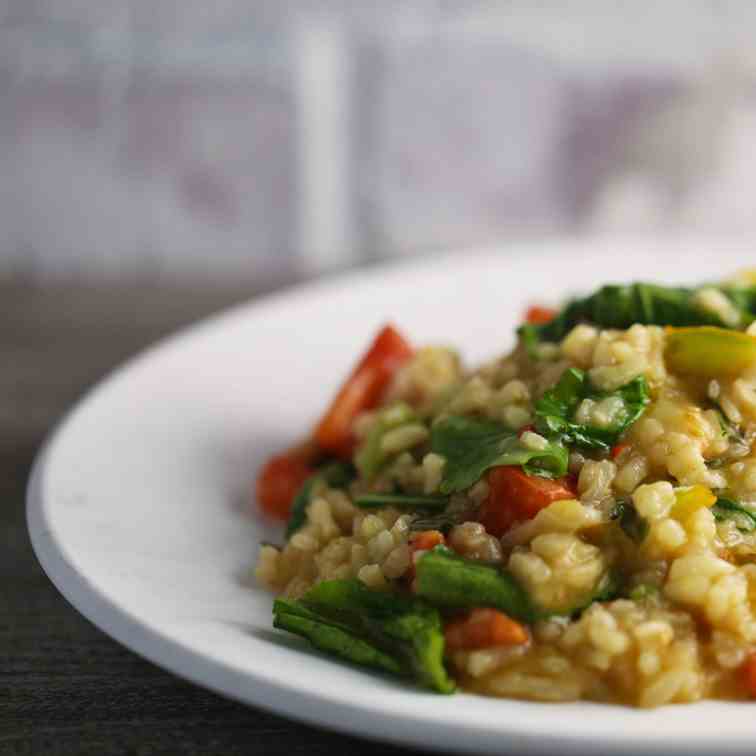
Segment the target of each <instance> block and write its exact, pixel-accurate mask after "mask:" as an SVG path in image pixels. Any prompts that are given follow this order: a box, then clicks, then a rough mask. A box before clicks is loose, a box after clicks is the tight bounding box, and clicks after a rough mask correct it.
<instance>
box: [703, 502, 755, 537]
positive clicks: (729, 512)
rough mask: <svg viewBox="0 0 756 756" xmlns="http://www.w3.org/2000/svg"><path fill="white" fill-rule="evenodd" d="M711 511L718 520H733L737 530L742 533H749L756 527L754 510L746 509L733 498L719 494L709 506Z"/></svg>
mask: <svg viewBox="0 0 756 756" xmlns="http://www.w3.org/2000/svg"><path fill="white" fill-rule="evenodd" d="M711 512H712V514H713V515H714V518H715V519H716V520H717V521H718V522H721V521H723V520H733V521H734V522H735V525H736V526H737V528H738V530H740V531H742V532H744V533H750V532H751V531H752V530H754V529H756V512H752V511H751V510H749V509H746V508H745V507H744V506H743V505H742V504H739V503H738V502H737V501H735V500H734V499H730V498H728V497H726V496H720V497H719V498H718V499H717V501H716V503H715V504H714V506H713V507H712V508H711Z"/></svg>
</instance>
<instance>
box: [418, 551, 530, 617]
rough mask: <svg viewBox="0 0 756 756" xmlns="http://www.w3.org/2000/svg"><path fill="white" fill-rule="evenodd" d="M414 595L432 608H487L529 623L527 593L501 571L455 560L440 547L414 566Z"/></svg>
mask: <svg viewBox="0 0 756 756" xmlns="http://www.w3.org/2000/svg"><path fill="white" fill-rule="evenodd" d="M415 571H416V578H415V591H416V593H417V595H418V596H421V597H423V598H425V599H427V600H428V601H430V602H431V603H432V604H434V605H436V606H441V607H447V608H450V609H472V608H476V607H490V608H492V609H499V610H501V611H502V612H505V613H506V614H508V615H509V616H510V617H515V618H516V619H519V620H523V621H526V622H527V621H529V620H530V619H531V618H532V616H533V609H532V607H531V605H530V600H529V599H528V595H527V593H526V592H525V591H524V590H523V588H522V587H521V586H520V584H519V583H518V582H517V581H516V580H515V579H514V577H512V575H510V574H509V573H508V572H506V571H505V570H501V569H499V568H498V567H493V566H490V565H486V564H482V563H481V562H477V561H473V560H471V559H464V558H463V557H460V556H457V555H456V554H454V553H453V552H452V551H450V550H449V549H447V548H446V547H444V546H436V547H435V548H434V549H433V550H432V551H428V552H426V553H425V554H424V555H423V556H421V557H420V558H419V559H418V560H417V563H416V564H415Z"/></svg>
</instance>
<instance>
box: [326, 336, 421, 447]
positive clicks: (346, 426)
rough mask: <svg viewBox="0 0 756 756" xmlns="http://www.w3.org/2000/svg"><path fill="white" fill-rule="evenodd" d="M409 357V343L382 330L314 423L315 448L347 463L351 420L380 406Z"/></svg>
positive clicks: (410, 354) (352, 442)
mask: <svg viewBox="0 0 756 756" xmlns="http://www.w3.org/2000/svg"><path fill="white" fill-rule="evenodd" d="M413 354H414V350H413V349H412V347H411V345H410V344H409V342H408V341H407V340H406V339H405V338H404V337H403V336H402V335H401V334H400V333H399V332H398V331H397V330H396V329H395V328H394V327H393V326H390V325H387V326H385V327H384V328H382V329H381V331H380V332H379V333H378V335H377V336H376V338H375V340H374V341H373V343H372V345H371V346H370V348H369V349H368V351H367V352H366V354H365V355H364V356H363V357H362V359H361V360H360V361H359V363H357V366H356V367H355V368H354V370H353V371H352V373H351V375H350V376H349V378H347V380H346V381H345V383H344V384H343V386H342V387H341V389H339V392H338V393H337V394H336V398H335V399H334V400H333V402H332V404H331V406H330V407H329V408H328V411H327V412H326V413H325V415H324V416H323V418H322V419H321V420H320V422H319V423H318V426H317V428H316V429H315V441H316V442H317V444H318V446H319V447H320V448H321V449H323V450H324V451H328V452H331V453H332V454H335V455H337V456H339V457H342V458H347V459H348V458H349V457H350V456H351V454H352V452H353V451H354V437H353V435H352V424H353V423H354V420H355V418H356V417H357V415H359V414H360V413H361V412H364V411H366V410H371V409H374V408H375V407H376V406H377V405H378V404H379V403H380V401H381V398H382V396H383V393H384V391H385V390H386V388H387V387H388V385H389V383H390V382H391V379H392V378H393V376H394V373H395V372H396V370H397V368H399V367H400V366H401V365H402V364H404V363H405V362H406V361H407V360H408V359H409V358H410V357H412V355H413Z"/></svg>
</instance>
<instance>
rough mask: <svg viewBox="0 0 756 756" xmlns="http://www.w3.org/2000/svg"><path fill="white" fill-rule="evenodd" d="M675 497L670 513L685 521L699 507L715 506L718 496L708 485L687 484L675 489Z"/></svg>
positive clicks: (708, 507)
mask: <svg viewBox="0 0 756 756" xmlns="http://www.w3.org/2000/svg"><path fill="white" fill-rule="evenodd" d="M675 499H676V501H675V503H674V504H673V506H672V509H671V511H670V515H671V516H672V517H674V518H675V519H676V520H679V521H680V522H684V521H685V520H687V519H688V517H690V516H691V515H692V514H695V513H696V512H697V511H698V510H699V509H704V508H706V509H710V508H711V507H713V506H714V503H715V502H716V500H717V497H716V496H715V495H714V494H713V493H712V492H711V490H710V489H708V488H707V487H706V486H686V487H685V488H676V489H675Z"/></svg>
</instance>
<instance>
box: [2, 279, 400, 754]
mask: <svg viewBox="0 0 756 756" xmlns="http://www.w3.org/2000/svg"><path fill="white" fill-rule="evenodd" d="M261 288H268V286H267V285H266V286H265V287H260V286H257V287H256V286H254V285H245V286H241V285H240V286H237V287H235V288H225V289H219V288H214V289H204V288H199V287H196V286H195V287H189V286H165V285H157V284H132V285H119V286H108V287H102V286H100V287H92V286H82V285H78V286H75V287H72V286H61V285H57V286H54V287H51V286H48V287H42V288H39V287H32V286H28V285H21V284H13V285H11V284H2V283H0V754H3V755H5V754H12V755H15V754H25V755H26V754H54V755H61V756H62V755H63V754H92V755H93V756H94V755H96V756H110V755H111V754H139V755H140V756H152V755H153V754H155V755H157V754H223V755H224V756H233V755H234V754H257V753H259V754H274V755H275V754H286V755H287V756H295V755H296V754H308V756H319V755H320V754H323V755H325V754H342V753H343V754H346V753H360V754H367V755H368V756H370V755H373V754H375V755H377V754H382V755H384V756H390V755H392V754H397V755H398V754H406V753H409V752H408V751H405V750H403V749H399V748H395V747H392V746H387V745H382V744H376V743H369V742H367V741H362V740H358V739H355V738H351V737H345V736H341V735H336V734H332V733H329V732H325V731H322V730H317V729H314V728H310V727H306V726H304V725H300V724H297V723H294V722H290V721H288V720H286V719H283V718H281V717H278V716H273V715H271V714H268V713H266V712H263V711H260V710H256V709H252V708H249V707H246V706H242V705H241V704H237V703H233V702H231V701H227V700H225V699H223V698H221V697H219V696H217V695H214V694H212V693H209V692H207V691H205V690H203V689H201V688H198V687H196V686H194V685H191V684H189V683H186V682H184V681H182V680H180V679H178V678H176V677H174V676H173V675H171V674H168V673H167V672H164V671H162V670H161V669H159V668H158V667H155V666H154V665H152V664H150V663H149V662H146V661H144V660H142V659H141V658H139V657H138V656H136V655H135V654H133V653H131V652H130V651H127V650H126V649H124V648H122V647H121V646H119V645H118V644H117V643H115V642H114V641H112V640H110V638H108V637H107V636H106V635H104V634H103V633H101V632H100V631H99V630H97V629H96V628H95V627H94V626H93V625H91V624H90V623H89V622H88V621H87V620H86V619H84V618H83V617H82V616H81V615H79V614H78V613H77V612H76V611H75V610H74V609H73V608H72V607H71V606H69V605H68V603H67V602H66V601H65V599H63V598H62V596H60V594H59V593H58V592H57V591H56V589H55V588H54V587H53V586H52V584H51V583H50V581H49V580H48V578H47V577H46V576H45V574H44V573H43V571H42V569H41V567H40V566H39V564H38V563H37V560H36V558H35V557H34V554H33V552H32V550H31V546H30V543H29V538H28V535H27V532H26V523H25V517H24V493H25V486H26V482H27V479H28V475H29V471H30V468H31V464H32V460H33V458H34V455H35V453H36V451H37V449H38V448H39V446H40V443H41V441H42V439H43V438H44V436H45V435H46V433H47V432H48V431H49V429H50V428H51V426H52V425H53V424H54V423H55V422H56V421H57V420H58V419H59V418H60V417H61V415H62V414H63V413H64V412H65V411H66V409H68V408H69V407H70V405H71V404H72V403H73V402H74V401H75V400H76V399H77V398H78V397H79V396H80V395H81V394H82V393H83V392H84V391H85V390H86V389H87V388H88V387H89V386H91V385H92V383H94V382H95V381H96V380H98V379H99V378H101V377H102V376H103V375H104V374H105V373H106V372H107V371H109V370H110V369H111V368H113V367H114V366H115V365H117V364H118V363H119V362H121V361H122V360H124V359H125V358H127V357H129V356H130V355H132V354H133V353H134V352H136V351H137V350H139V349H141V348H143V347H144V346H146V345H148V344H150V343H152V342H154V341H155V340H156V339H157V338H159V337H161V336H163V335H165V334H167V333H169V332H170V331H172V330H174V329H175V328H177V327H179V326H181V325H183V324H185V323H188V322H190V321H193V320H195V319H197V318H200V317H202V316H204V315H207V314H209V313H211V312H214V311H217V310H219V309H221V308H223V307H225V306H226V305H230V304H234V303H236V302H240V301H244V300H245V299H249V298H250V297H253V296H256V295H258V294H259V293H260V289H261Z"/></svg>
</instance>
